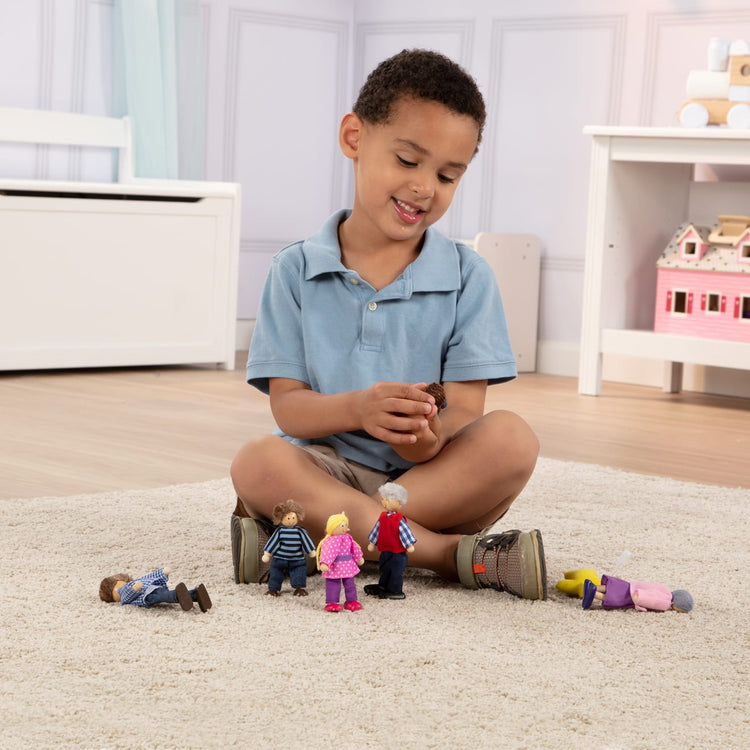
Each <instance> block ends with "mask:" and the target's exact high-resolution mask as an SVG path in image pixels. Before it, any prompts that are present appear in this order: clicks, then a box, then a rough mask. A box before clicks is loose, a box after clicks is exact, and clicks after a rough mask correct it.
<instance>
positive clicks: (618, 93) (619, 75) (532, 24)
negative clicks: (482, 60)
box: [479, 15, 627, 227]
mask: <svg viewBox="0 0 750 750" xmlns="http://www.w3.org/2000/svg"><path fill="white" fill-rule="evenodd" d="M626 23H627V16H625V15H596V16H557V17H527V18H495V19H494V20H493V22H492V32H491V43H490V60H491V64H490V80H489V92H490V93H489V96H490V98H491V99H490V100H491V101H495V102H500V101H502V98H501V95H502V91H501V88H502V87H501V80H502V74H501V70H502V65H501V64H502V55H503V43H504V41H505V39H506V38H507V36H508V35H509V34H513V33H517V32H520V31H523V32H528V31H569V30H575V31H586V30H591V29H605V30H609V31H610V32H611V34H612V39H613V43H612V51H611V65H612V85H611V86H610V88H609V92H608V97H607V112H608V118H609V122H611V123H612V122H617V121H618V118H619V116H620V102H621V100H622V86H623V73H624V52H625V28H626ZM486 129H487V131H488V132H489V133H492V138H490V139H488V142H487V145H486V147H485V148H486V151H487V156H486V158H485V161H484V165H483V172H482V199H481V205H480V209H479V225H480V226H482V227H488V226H491V225H492V223H493V222H492V207H493V206H494V204H495V183H496V180H495V179H494V175H493V172H494V164H495V154H496V151H497V139H498V128H497V127H495V126H494V123H493V122H491V121H488V123H487V126H486Z"/></svg>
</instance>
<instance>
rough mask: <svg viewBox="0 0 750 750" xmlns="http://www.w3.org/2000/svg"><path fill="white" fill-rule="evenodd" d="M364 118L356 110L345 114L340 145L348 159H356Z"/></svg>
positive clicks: (340, 133) (340, 134)
mask: <svg viewBox="0 0 750 750" xmlns="http://www.w3.org/2000/svg"><path fill="white" fill-rule="evenodd" d="M362 124H363V123H362V119H361V118H360V117H359V116H358V115H355V114H354V112H349V114H347V115H344V119H343V120H342V121H341V126H340V127H339V146H340V147H341V150H342V151H343V153H344V156H346V157H347V158H348V159H356V158H357V154H358V153H359V140H360V138H361V136H362Z"/></svg>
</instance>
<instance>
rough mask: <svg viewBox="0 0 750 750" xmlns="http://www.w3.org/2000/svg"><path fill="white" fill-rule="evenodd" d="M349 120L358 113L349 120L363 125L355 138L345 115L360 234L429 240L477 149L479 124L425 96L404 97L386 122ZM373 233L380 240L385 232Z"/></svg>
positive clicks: (344, 137) (343, 137) (343, 135)
mask: <svg viewBox="0 0 750 750" xmlns="http://www.w3.org/2000/svg"><path fill="white" fill-rule="evenodd" d="M347 117H348V118H353V119H352V120H349V125H350V126H351V127H352V128H353V129H354V128H356V130H357V132H356V134H354V137H353V138H351V139H349V140H348V141H347V133H345V128H346V127H347V118H344V121H343V123H342V133H341V141H342V149H343V150H344V153H345V154H346V155H347V156H349V158H351V159H352V160H353V161H354V169H355V188H356V189H355V200H354V210H353V212H352V216H351V217H350V218H351V219H354V220H355V221H356V222H357V226H358V229H359V231H364V232H368V233H369V232H375V233H380V239H382V236H383V235H384V236H385V238H388V239H390V240H409V239H419V238H421V236H422V234H424V231H425V230H426V229H427V227H429V226H431V225H432V224H434V223H435V222H436V221H438V219H440V218H441V217H442V216H443V214H445V212H446V211H447V210H448V208H449V206H450V204H451V201H452V200H453V195H454V193H455V192H456V188H457V187H458V183H459V182H460V180H461V177H462V176H463V174H464V172H465V171H466V169H467V167H468V165H469V162H470V161H471V159H472V157H473V156H474V153H475V151H476V147H477V138H478V132H479V131H478V128H477V125H476V123H475V122H474V120H472V118H471V117H469V116H467V115H460V114H457V113H455V112H452V111H451V110H449V109H448V108H447V107H445V106H443V105H442V104H438V103H437V102H431V101H426V100H423V99H416V100H415V99H402V100H401V101H399V102H397V103H396V104H395V105H394V108H393V112H392V113H391V117H390V120H389V122H387V123H384V124H373V123H369V122H363V121H362V120H361V119H360V118H358V117H357V116H356V115H348V116H347ZM348 135H352V133H349V134H348ZM348 147H350V148H348ZM347 149H348V150H347ZM371 238H372V239H373V240H377V239H379V237H378V235H377V234H372V235H371Z"/></svg>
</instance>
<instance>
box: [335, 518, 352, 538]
mask: <svg viewBox="0 0 750 750" xmlns="http://www.w3.org/2000/svg"><path fill="white" fill-rule="evenodd" d="M348 533H349V524H348V523H347V522H346V521H342V522H341V523H340V524H339V525H338V526H337V527H336V528H335V529H334V530H333V531H332V532H331V536H339V534H348Z"/></svg>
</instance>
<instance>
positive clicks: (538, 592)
mask: <svg viewBox="0 0 750 750" xmlns="http://www.w3.org/2000/svg"><path fill="white" fill-rule="evenodd" d="M456 565H457V568H458V577H459V580H460V581H461V584H462V585H464V586H466V587H467V588H470V589H479V588H493V589H495V590H497V591H507V592H508V593H509V594H513V595H514V596H519V597H521V598H522V599H546V598H547V569H546V566H545V563H544V545H543V544H542V534H541V532H540V531H539V529H534V530H533V531H519V530H518V529H514V530H513V531H505V532H503V533H502V534H488V535H487V536H483V537H480V536H479V534H477V535H476V536H463V537H461V540H460V541H459V543H458V550H457V553H456Z"/></svg>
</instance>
